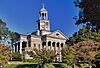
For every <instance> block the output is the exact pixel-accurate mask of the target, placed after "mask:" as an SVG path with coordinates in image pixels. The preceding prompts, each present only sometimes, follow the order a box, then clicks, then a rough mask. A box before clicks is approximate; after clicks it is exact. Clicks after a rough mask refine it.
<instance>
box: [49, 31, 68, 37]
mask: <svg viewBox="0 0 100 68" xmlns="http://www.w3.org/2000/svg"><path fill="white" fill-rule="evenodd" d="M48 36H51V37H55V38H62V39H68V37H66V36H65V35H64V34H63V33H62V32H61V31H60V30H56V31H54V32H52V33H50V34H48Z"/></svg>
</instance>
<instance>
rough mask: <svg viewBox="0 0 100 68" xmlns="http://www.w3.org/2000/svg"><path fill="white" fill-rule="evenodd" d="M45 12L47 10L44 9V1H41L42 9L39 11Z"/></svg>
mask: <svg viewBox="0 0 100 68" xmlns="http://www.w3.org/2000/svg"><path fill="white" fill-rule="evenodd" d="M44 11H45V12H47V10H46V9H45V6H44V3H42V9H41V12H44Z"/></svg>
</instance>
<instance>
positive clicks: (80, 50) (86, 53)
mask: <svg viewBox="0 0 100 68" xmlns="http://www.w3.org/2000/svg"><path fill="white" fill-rule="evenodd" d="M96 48H97V46H95V44H94V42H93V41H91V40H88V41H82V42H79V43H77V44H76V50H77V52H76V53H77V57H78V58H79V60H80V61H84V62H88V64H89V67H90V68H91V67H92V61H94V60H95V57H96V54H97V49H96Z"/></svg>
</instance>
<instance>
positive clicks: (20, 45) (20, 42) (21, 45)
mask: <svg viewBox="0 0 100 68" xmlns="http://www.w3.org/2000/svg"><path fill="white" fill-rule="evenodd" d="M20 53H21V54H22V41H20Z"/></svg>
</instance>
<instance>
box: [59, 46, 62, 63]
mask: <svg viewBox="0 0 100 68" xmlns="http://www.w3.org/2000/svg"><path fill="white" fill-rule="evenodd" d="M61 49H62V48H61V44H59V52H60V53H59V61H60V62H62V56H61Z"/></svg>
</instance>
